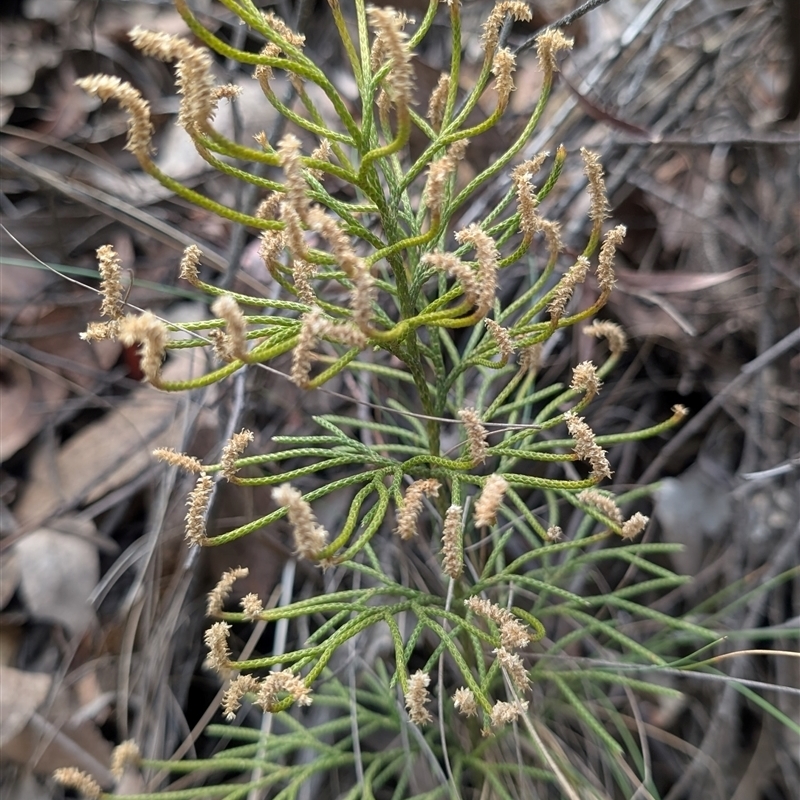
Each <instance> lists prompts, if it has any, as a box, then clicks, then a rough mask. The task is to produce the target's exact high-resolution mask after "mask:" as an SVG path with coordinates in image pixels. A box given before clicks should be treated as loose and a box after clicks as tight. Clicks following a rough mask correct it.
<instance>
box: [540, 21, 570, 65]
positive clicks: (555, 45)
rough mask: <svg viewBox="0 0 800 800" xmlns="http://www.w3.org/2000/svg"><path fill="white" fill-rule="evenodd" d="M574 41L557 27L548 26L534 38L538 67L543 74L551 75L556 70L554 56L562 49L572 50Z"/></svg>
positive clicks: (556, 61)
mask: <svg viewBox="0 0 800 800" xmlns="http://www.w3.org/2000/svg"><path fill="white" fill-rule="evenodd" d="M574 43H575V40H574V39H571V38H570V37H568V36H564V34H563V33H562V32H561V31H560V30H558V29H557V28H550V29H549V30H546V31H544V33H542V34H540V35H539V36H538V37H537V39H536V55H537V57H538V59H539V69H541V70H542V72H544V73H545V75H552V74H553V73H554V72H558V60H557V59H556V56H557V55H558V54H559V53H560V52H561V51H562V50H572V45H573V44H574Z"/></svg>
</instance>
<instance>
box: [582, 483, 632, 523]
mask: <svg viewBox="0 0 800 800" xmlns="http://www.w3.org/2000/svg"><path fill="white" fill-rule="evenodd" d="M578 500H580V502H581V503H586V505H589V506H592V507H594V508H596V509H597V510H598V511H600V512H601V513H602V514H604V515H605V516H606V517H608V518H609V519H610V520H612V521H613V522H616V523H617V525H620V524H622V512H621V511H620V510H619V507H618V506H617V504H616V501H615V500H614V498H613V497H611V496H610V495H607V494H603V493H602V492H598V491H597V489H584V490H583V491H582V492H580V493H579V494H578Z"/></svg>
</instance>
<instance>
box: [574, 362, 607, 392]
mask: <svg viewBox="0 0 800 800" xmlns="http://www.w3.org/2000/svg"><path fill="white" fill-rule="evenodd" d="M601 385H602V384H601V383H600V380H599V378H598V377H597V368H596V367H595V365H594V364H592V362H591V361H583V362H581V363H580V364H578V366H577V367H575V369H573V370H572V383H570V389H572V391H573V392H580V393H581V394H585V395H588V397H594V396H595V395H596V394H597V393H598V392H599V391H600V386H601Z"/></svg>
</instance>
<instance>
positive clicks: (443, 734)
mask: <svg viewBox="0 0 800 800" xmlns="http://www.w3.org/2000/svg"><path fill="white" fill-rule="evenodd" d="M455 583H456V582H455V581H454V580H453V579H452V578H450V580H449V582H448V584H447V598H446V600H445V610H446V611H448V612H449V611H450V606H451V604H452V602H453V595H454V589H455ZM442 627H443V628H444V630H445V631H449V630H450V623H449V622H448V621H447V620H443V621H442ZM438 666H439V670H438V672H439V674H438V677H437V685H436V691H437V692H438V693H439V697H438V698H437V699H438V705H439V739H440V742H441V747H442V758H443V759H444V768H445V771H446V772H447V781H448V785H449V787H450V795H451V797H452V798H453V800H458V788H457V787H456V779H455V777H454V776H453V768H452V767H451V766H450V754H449V753H448V751H447V731H446V730H445V725H444V652H442V654H441V655H440V656H439V665H438Z"/></svg>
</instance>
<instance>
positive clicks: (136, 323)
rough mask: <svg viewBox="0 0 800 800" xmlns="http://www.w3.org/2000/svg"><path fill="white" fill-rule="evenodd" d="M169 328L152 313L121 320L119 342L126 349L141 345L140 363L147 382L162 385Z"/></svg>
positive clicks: (130, 316)
mask: <svg viewBox="0 0 800 800" xmlns="http://www.w3.org/2000/svg"><path fill="white" fill-rule="evenodd" d="M168 338H169V337H168V333H167V326H166V325H165V324H164V323H163V322H162V321H161V320H160V319H159V318H158V317H157V316H156V315H155V314H153V313H152V312H150V311H145V312H144V313H143V314H140V315H139V316H134V315H132V314H129V315H128V316H126V317H124V318H123V319H121V320H120V323H119V340H120V341H121V342H122V344H124V345H125V346H126V347H131V346H133V345H134V344H139V345H141V347H140V348H139V354H140V363H141V368H142V373H143V374H144V377H145V380H147V381H149V382H150V383H152V384H153V385H155V386H157V385H158V384H159V383H160V376H161V364H162V362H163V361H164V356H165V354H166V350H167V340H168Z"/></svg>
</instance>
